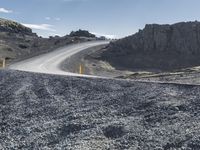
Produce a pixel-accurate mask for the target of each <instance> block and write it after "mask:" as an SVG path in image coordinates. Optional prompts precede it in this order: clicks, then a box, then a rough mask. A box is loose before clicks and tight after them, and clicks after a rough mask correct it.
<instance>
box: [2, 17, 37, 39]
mask: <svg viewBox="0 0 200 150" xmlns="http://www.w3.org/2000/svg"><path fill="white" fill-rule="evenodd" d="M0 32H9V33H18V34H25V35H31V36H37V35H36V34H35V33H32V30H31V29H30V28H27V27H25V26H23V25H21V24H19V23H17V22H14V21H11V20H6V19H2V18H0Z"/></svg>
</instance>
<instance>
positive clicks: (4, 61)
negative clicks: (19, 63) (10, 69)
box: [0, 58, 6, 68]
mask: <svg viewBox="0 0 200 150" xmlns="http://www.w3.org/2000/svg"><path fill="white" fill-rule="evenodd" d="M0 62H1V64H2V66H0V68H5V67H6V59H5V58H0Z"/></svg>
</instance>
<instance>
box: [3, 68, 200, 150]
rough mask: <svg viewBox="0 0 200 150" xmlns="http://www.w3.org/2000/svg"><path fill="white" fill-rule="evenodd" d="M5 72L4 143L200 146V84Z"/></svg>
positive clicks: (86, 149) (75, 149)
mask: <svg viewBox="0 0 200 150" xmlns="http://www.w3.org/2000/svg"><path fill="white" fill-rule="evenodd" d="M0 78H1V80H0V149H6V150H7V149H72V150H80V149H81V150H96V149H102V150H109V149H110V150H115V149H119V150H120V149H130V150H134V149H135V150H149V149H150V150H151V149H156V150H162V149H164V150H167V149H180V150H199V149H200V101H199V97H200V86H197V85H196V86H195V85H184V84H182V85H179V84H158V83H144V82H136V81H129V80H127V81H126V80H111V79H109V80H108V79H89V78H78V77H65V76H54V75H44V74H34V73H25V72H18V71H10V70H0Z"/></svg>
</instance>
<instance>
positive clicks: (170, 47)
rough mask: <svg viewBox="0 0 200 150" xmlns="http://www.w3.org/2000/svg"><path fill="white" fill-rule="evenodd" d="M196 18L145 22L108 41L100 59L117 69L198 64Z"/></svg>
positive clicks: (199, 39)
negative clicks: (127, 34) (128, 34)
mask: <svg viewBox="0 0 200 150" xmlns="http://www.w3.org/2000/svg"><path fill="white" fill-rule="evenodd" d="M199 58H200V22H197V21H195V22H181V23H177V24H173V25H158V24H149V25H146V26H145V28H144V29H143V30H139V32H138V33H136V34H134V35H132V36H129V37H126V38H124V39H120V40H118V41H116V42H113V43H111V44H110V45H109V46H108V48H107V51H104V52H103V53H102V56H101V59H104V60H106V61H108V62H110V63H111V65H113V66H114V67H116V68H118V69H129V70H173V69H180V68H185V67H191V66H198V65H200V59H199Z"/></svg>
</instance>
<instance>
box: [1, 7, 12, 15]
mask: <svg viewBox="0 0 200 150" xmlns="http://www.w3.org/2000/svg"><path fill="white" fill-rule="evenodd" d="M0 13H7V14H9V13H13V11H12V10H8V9H5V8H0Z"/></svg>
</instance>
